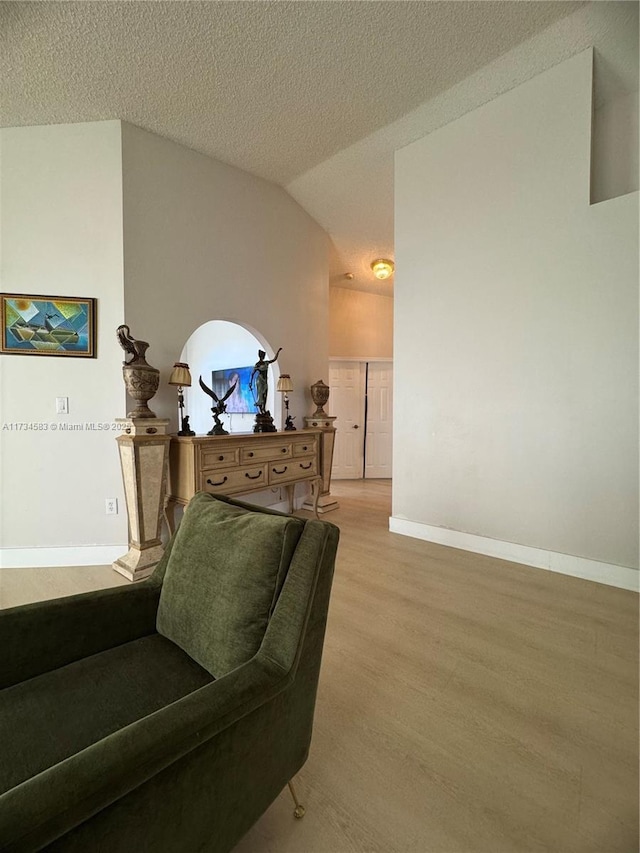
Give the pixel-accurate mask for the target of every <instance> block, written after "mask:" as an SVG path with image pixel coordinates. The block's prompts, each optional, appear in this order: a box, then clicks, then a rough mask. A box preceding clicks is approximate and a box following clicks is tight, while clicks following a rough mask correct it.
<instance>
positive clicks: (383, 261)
mask: <svg viewBox="0 0 640 853" xmlns="http://www.w3.org/2000/svg"><path fill="white" fill-rule="evenodd" d="M371 269H372V270H373V274H374V275H375V277H376V278H380V279H385V278H389V276H390V275H391V274H392V273H393V270H394V269H395V266H394V263H393V261H389V260H387V258H378V260H377V261H371Z"/></svg>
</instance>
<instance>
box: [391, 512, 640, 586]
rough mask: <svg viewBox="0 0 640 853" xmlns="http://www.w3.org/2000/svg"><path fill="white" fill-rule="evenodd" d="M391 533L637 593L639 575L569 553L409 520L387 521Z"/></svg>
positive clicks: (639, 573)
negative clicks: (545, 549) (560, 552)
mask: <svg viewBox="0 0 640 853" xmlns="http://www.w3.org/2000/svg"><path fill="white" fill-rule="evenodd" d="M389 530H390V531H391V533H399V534H400V535H401V536H410V537H411V538H413V539H422V540H423V541H425V542H433V543H435V544H436V545H446V546H448V547H449V548H460V549H461V550H462V551H472V552H473V553H475V554H483V555H485V556H487V557H496V558H498V559H500V560H507V561H508V562H510V563H519V564H521V565H525V566H531V567H532V568H536V569H546V570H547V571H549V572H558V573H559V574H562V575H571V576H572V577H575V578H582V579H583V580H589V581H595V582H596V583H604V584H607V586H615V587H619V588H620V589H628V590H631V591H632V592H639V591H640V572H639V571H638V570H637V569H631V568H627V567H626V566H615V565H613V564H611V563H600V562H598V561H596V560H588V559H586V558H585V557H574V556H572V555H571V554H559V553H557V552H555V551H544V550H542V549H540V548H531V547H529V546H528V545H518V544H516V543H515V542H502V541H500V540H499V539H490V538H488V537H486V536H476V535H475V534H472V533H462V532H461V531H459V530H449V529H447V528H444V527H435V526H433V525H430V524H421V523H420V522H417V521H409V520H408V519H406V518H398V517H396V516H391V517H390V518H389Z"/></svg>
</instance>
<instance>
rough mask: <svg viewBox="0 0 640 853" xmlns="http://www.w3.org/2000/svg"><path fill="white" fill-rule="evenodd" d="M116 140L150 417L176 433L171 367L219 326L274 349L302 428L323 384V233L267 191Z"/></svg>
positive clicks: (205, 164) (162, 146)
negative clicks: (153, 381)
mask: <svg viewBox="0 0 640 853" xmlns="http://www.w3.org/2000/svg"><path fill="white" fill-rule="evenodd" d="M122 131H123V173H124V234H125V242H124V267H125V314H126V318H127V323H129V325H130V326H131V330H132V334H133V335H134V336H135V337H139V338H143V339H144V340H147V341H149V342H150V344H151V346H150V348H149V353H148V360H149V362H150V363H151V364H153V365H154V367H158V368H159V369H160V371H161V375H160V383H161V385H160V390H159V392H158V395H157V396H156V397H155V398H154V400H152V402H151V407H152V409H153V410H154V411H155V412H156V413H157V414H158V415H162V416H165V417H171V418H173V421H174V423H175V422H176V414H175V413H176V406H175V389H174V388H172V387H170V386H168V385H167V384H166V382H167V379H168V378H169V372H170V370H171V366H172V365H173V363H174V362H175V361H177V360H179V357H180V353H181V351H182V348H183V346H184V345H185V343H186V342H187V340H188V339H189V337H190V335H191V334H192V332H193V331H194V330H195V329H197V328H198V327H199V326H201V325H202V324H203V323H205V322H207V321H208V320H229V321H231V322H237V323H241V324H242V325H244V326H245V327H247V328H249V329H251V330H252V331H254V332H255V333H256V336H257V337H258V338H259V339H263V340H266V341H268V342H269V343H270V344H271V346H273V347H275V349H277V348H278V347H283V351H282V353H281V354H280V357H279V359H278V365H279V367H280V370H281V371H282V372H285V373H290V374H291V377H292V380H293V383H294V387H295V391H293V392H292V394H291V395H290V397H291V411H292V413H293V414H295V415H297V416H298V424H299V423H301V421H302V416H303V415H305V414H307V413H308V414H311V412H312V411H313V403H312V401H311V394H310V392H309V390H308V389H309V387H310V386H311V385H312V384H313V383H314V382H315V381H316V380H317V379H319V378H321V377H326V375H327V365H328V318H329V307H328V300H329V295H328V290H329V288H328V252H329V240H328V237H327V235H326V233H325V232H324V231H323V230H322V229H321V228H320V226H319V225H317V224H316V222H315V221H314V220H313V219H312V218H311V217H310V216H309V215H308V214H307V213H305V212H304V211H303V209H302V208H301V207H300V206H299V205H298V204H297V203H296V202H295V201H293V199H292V198H291V197H290V196H289V195H288V194H287V193H286V192H285V191H284V190H283V189H281V188H280V187H277V186H276V185H275V184H271V183H269V182H268V181H264V180H262V179H260V178H256V177H254V176H252V175H249V174H247V173H246V172H242V171H240V170H239V169H236V168H234V167H232V166H227V165H225V164H224V163H220V162H218V161H216V160H212V159H210V158H209V157H205V156H203V155H202V154H198V153H196V152H195V151H191V150H190V149H187V148H184V147H183V146H181V145H178V144H176V143H174V142H170V141H169V140H167V139H163V138H161V137H159V136H156V135H154V134H151V133H147V132H145V131H143V130H140V129H139V128H136V127H133V126H132V125H128V124H123V126H122ZM256 360H257V353H256V356H255V358H254V359H253V361H254V362H255V361H256ZM192 393H193V392H192Z"/></svg>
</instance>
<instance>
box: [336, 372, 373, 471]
mask: <svg viewBox="0 0 640 853" xmlns="http://www.w3.org/2000/svg"><path fill="white" fill-rule="evenodd" d="M364 378H365V364H364V363H363V362H359V361H333V362H330V364H329V388H330V389H331V390H330V392H329V405H328V411H329V413H330V414H332V415H335V416H336V420H335V422H334V423H335V426H336V443H335V447H334V451H333V468H332V477H333V478H334V479H335V480H359V479H360V478H361V477H362V472H363V468H364V432H365V430H364Z"/></svg>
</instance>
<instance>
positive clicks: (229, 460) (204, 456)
mask: <svg viewBox="0 0 640 853" xmlns="http://www.w3.org/2000/svg"><path fill="white" fill-rule="evenodd" d="M239 461H240V450H239V449H238V448H237V447H236V448H230V449H229V450H216V449H215V448H208V447H203V448H202V449H201V451H200V462H201V467H202V469H203V470H207V471H208V470H209V469H210V468H230V467H232V466H233V465H237V464H238V462H239Z"/></svg>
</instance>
